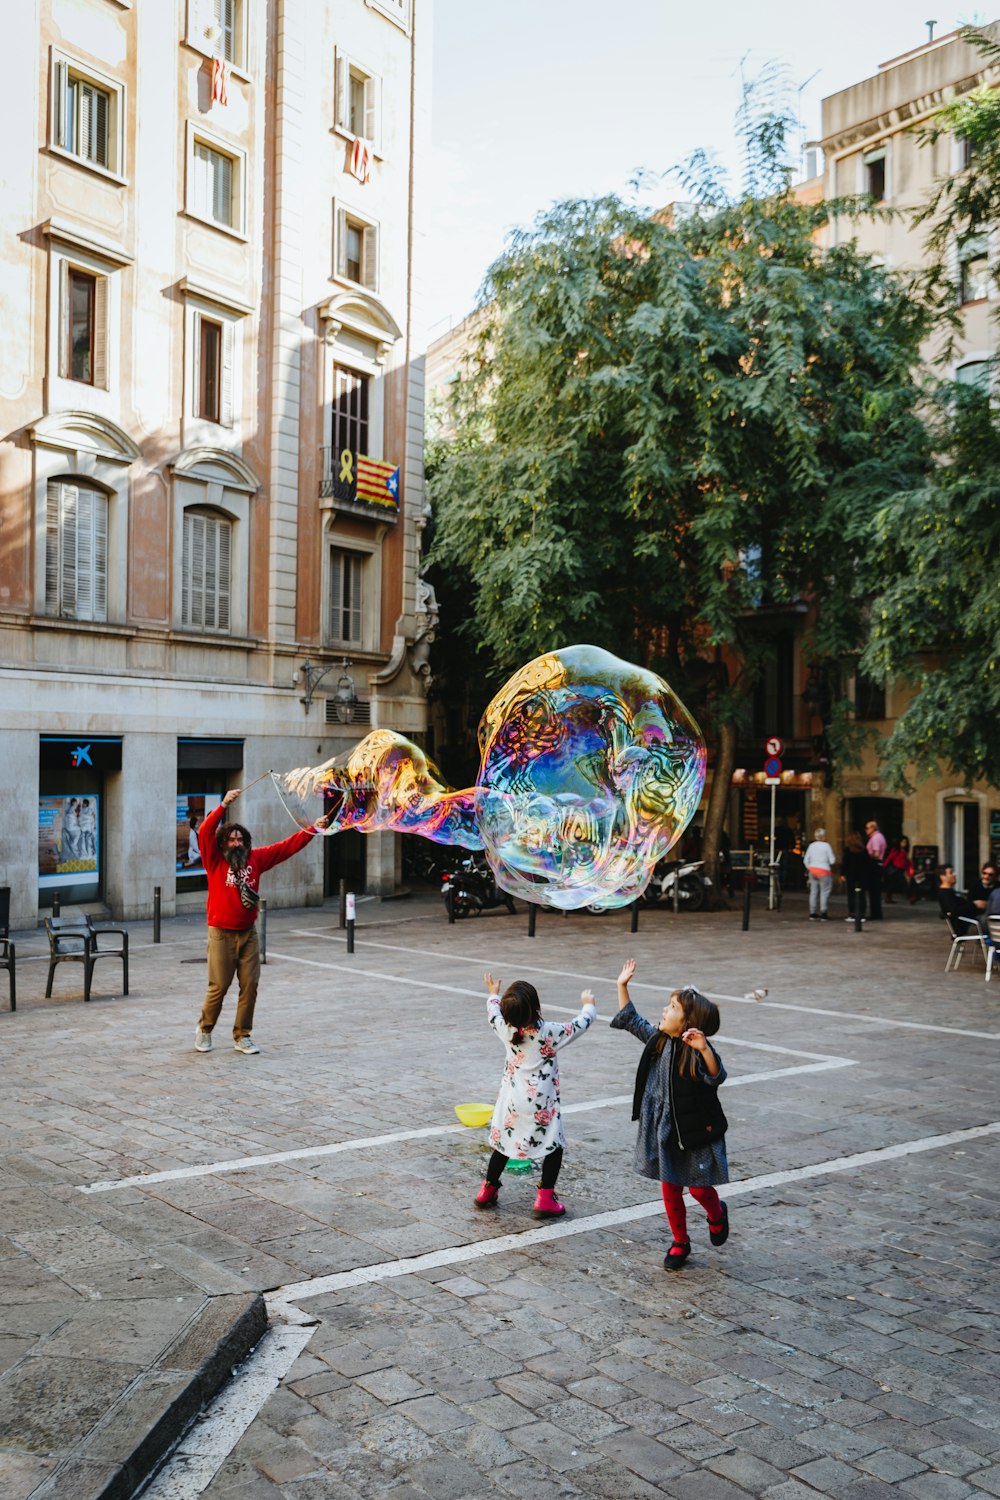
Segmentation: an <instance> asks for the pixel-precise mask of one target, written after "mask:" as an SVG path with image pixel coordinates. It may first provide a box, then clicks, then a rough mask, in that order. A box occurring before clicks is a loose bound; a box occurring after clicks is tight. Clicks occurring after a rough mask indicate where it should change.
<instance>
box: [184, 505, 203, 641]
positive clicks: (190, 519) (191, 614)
mask: <svg viewBox="0 0 1000 1500" xmlns="http://www.w3.org/2000/svg"><path fill="white" fill-rule="evenodd" d="M182 609H183V621H184V624H185V625H191V626H194V627H195V628H198V627H199V626H201V625H203V624H204V620H205V518H204V516H199V515H197V514H195V513H194V512H192V511H189V510H186V511H185V512H184V581H183V585H182Z"/></svg>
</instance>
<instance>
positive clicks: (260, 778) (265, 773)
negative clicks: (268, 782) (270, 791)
mask: <svg viewBox="0 0 1000 1500" xmlns="http://www.w3.org/2000/svg"><path fill="white" fill-rule="evenodd" d="M273 775H274V772H273V771H261V773H260V775H259V776H255V777H254V779H253V781H248V782H247V784H246V786H241V787H240V796H241V797H242V796H243V793H244V792H248V791H249V790H250V788H251V787H252V786H256V785H257V783H258V781H263V780H264V777H265V776H273Z"/></svg>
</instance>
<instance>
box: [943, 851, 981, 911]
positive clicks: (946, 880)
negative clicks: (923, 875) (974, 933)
mask: <svg viewBox="0 0 1000 1500" xmlns="http://www.w3.org/2000/svg"><path fill="white" fill-rule="evenodd" d="M957 880H958V876H957V875H956V874H955V866H954V865H942V866H941V868H940V869H939V870H938V905H939V906H940V908H941V915H942V916H943V917H971V918H972V920H973V921H974V922H977V921H978V920H979V917H980V916H981V913H980V911H979V909H978V907H976V906H974V905H973V904H972V902H971V901H970V900H969V899H968V897H967V896H962V895H960V893H959V892H958V891H956V889H955V885H956V882H957Z"/></svg>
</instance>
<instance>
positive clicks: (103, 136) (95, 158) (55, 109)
mask: <svg viewBox="0 0 1000 1500" xmlns="http://www.w3.org/2000/svg"><path fill="white" fill-rule="evenodd" d="M52 89H53V99H52V112H51V113H52V143H53V145H56V146H58V147H59V148H60V149H61V150H63V151H66V152H68V153H69V154H70V155H71V156H75V157H76V158H77V159H78V160H79V161H81V162H86V163H87V165H88V166H92V167H99V168H101V169H102V170H103V171H106V172H114V173H120V172H121V171H122V167H123V163H124V158H125V152H124V138H123V126H124V121H125V110H124V92H125V86H124V84H120V83H118V82H117V81H116V80H115V79H113V78H105V77H103V76H102V75H101V74H96V75H94V74H91V73H90V72H89V70H87V69H85V68H84V67H83V66H81V65H80V64H79V63H77V62H76V60H75V59H73V58H69V57H65V56H56V57H55V58H54V60H53V68H52Z"/></svg>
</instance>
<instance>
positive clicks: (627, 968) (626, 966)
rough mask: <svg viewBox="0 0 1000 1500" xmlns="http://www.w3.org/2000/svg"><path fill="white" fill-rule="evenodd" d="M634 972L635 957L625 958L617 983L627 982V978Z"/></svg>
mask: <svg viewBox="0 0 1000 1500" xmlns="http://www.w3.org/2000/svg"><path fill="white" fill-rule="evenodd" d="M634 973H635V959H634V958H627V959H626V960H625V962H624V963H623V964H622V971H621V973H620V974H619V976H618V983H619V984H628V982H629V980H630V979H631V978H632V975H633V974H634Z"/></svg>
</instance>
